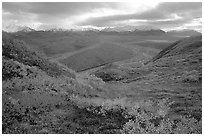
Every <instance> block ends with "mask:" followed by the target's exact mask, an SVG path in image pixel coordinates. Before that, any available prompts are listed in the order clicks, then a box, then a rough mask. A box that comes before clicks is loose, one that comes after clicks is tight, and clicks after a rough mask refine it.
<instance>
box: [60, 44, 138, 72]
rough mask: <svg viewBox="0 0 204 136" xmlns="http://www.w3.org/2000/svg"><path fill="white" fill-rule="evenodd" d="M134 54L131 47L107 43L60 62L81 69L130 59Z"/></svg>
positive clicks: (77, 69)
mask: <svg viewBox="0 0 204 136" xmlns="http://www.w3.org/2000/svg"><path fill="white" fill-rule="evenodd" d="M133 56H134V52H132V50H130V49H126V48H123V47H120V46H117V45H114V44H105V45H101V46H100V47H97V48H94V49H90V50H88V51H84V52H81V53H78V54H75V55H72V56H70V57H68V58H66V59H63V60H60V62H61V63H63V64H65V65H67V67H69V68H72V69H74V70H76V71H81V70H84V69H87V68H92V67H95V66H98V65H102V64H106V63H111V62H114V61H120V60H124V59H129V58H132V57H133Z"/></svg>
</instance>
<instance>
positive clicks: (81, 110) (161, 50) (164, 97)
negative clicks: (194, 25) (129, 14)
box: [3, 32, 202, 134]
mask: <svg viewBox="0 0 204 136" xmlns="http://www.w3.org/2000/svg"><path fill="white" fill-rule="evenodd" d="M43 34H48V35H46V36H44V37H43V38H42V37H41V36H42V35H43ZM32 37H33V38H32ZM54 37H55V38H54ZM59 37H63V38H59ZM69 40H71V41H69ZM66 41H69V42H66ZM37 44H38V45H37ZM66 46H69V47H66ZM75 46H77V47H75ZM64 47H65V48H64ZM78 47H80V48H78ZM55 49H57V50H55ZM201 49H202V39H201V36H195V37H189V38H180V37H175V36H168V35H159V36H158V35H155V36H153V35H149V36H141V35H135V36H133V35H118V34H117V35H115V34H110V35H105V34H101V33H98V32H81V33H79V32H77V33H76V32H74V33H72V32H28V33H27V32H18V33H5V32H3V98H4V99H3V131H4V133H66V134H67V133H69V134H70V133H97V134H99V133H102V134H104V133H108V134H111V133H132V131H134V133H144V131H145V133H183V131H185V132H184V133H201V128H200V126H201V125H200V124H201V123H202V122H201V121H202V103H201V102H202V52H201ZM10 107H12V108H10ZM22 116H24V117H23V119H22V120H21V119H19V118H21V117H22ZM11 117H12V118H13V120H15V121H16V122H13V123H11V124H9V122H12V121H10V120H8V119H10V118H11ZM137 121H138V122H139V123H140V124H139V125H138V124H136V122H137ZM141 123H144V124H145V125H146V127H144V126H143V125H142V124H141ZM163 123H164V126H162V125H163ZM168 124H169V125H168ZM24 126H27V127H24ZM150 126H151V128H149V127H150ZM192 126H194V127H192ZM14 127H16V128H17V129H15V130H13V128H14ZM129 127H131V128H132V127H133V128H136V130H132V129H131V128H129Z"/></svg>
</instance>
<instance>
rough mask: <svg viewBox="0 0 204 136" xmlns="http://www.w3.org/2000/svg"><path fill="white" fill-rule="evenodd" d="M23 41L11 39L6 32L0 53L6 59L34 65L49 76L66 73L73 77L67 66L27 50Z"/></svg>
mask: <svg viewBox="0 0 204 136" xmlns="http://www.w3.org/2000/svg"><path fill="white" fill-rule="evenodd" d="M27 48H29V47H28V46H27V45H26V43H25V42H23V41H19V40H15V39H11V38H10V36H9V35H7V34H6V33H4V34H3V39H2V55H3V57H5V58H7V59H12V60H15V61H18V62H20V63H23V64H24V65H28V66H36V67H39V68H40V69H41V70H43V71H46V73H47V74H48V75H50V76H60V75H67V76H69V77H74V74H72V73H71V72H70V71H69V70H68V69H67V68H62V67H60V66H58V65H57V64H54V63H50V62H49V61H47V60H45V59H43V58H41V57H39V56H38V55H37V54H36V53H35V52H33V51H30V50H28V49H27Z"/></svg>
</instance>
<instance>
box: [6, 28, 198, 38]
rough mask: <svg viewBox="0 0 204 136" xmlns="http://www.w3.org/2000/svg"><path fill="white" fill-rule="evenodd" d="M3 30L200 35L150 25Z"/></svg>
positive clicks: (190, 31) (16, 29)
mask: <svg viewBox="0 0 204 136" xmlns="http://www.w3.org/2000/svg"><path fill="white" fill-rule="evenodd" d="M3 31H5V32H11V33H15V32H33V31H51V32H66V31H71V32H82V31H84V32H86V31H92V32H102V33H105V34H116V33H117V34H127V33H128V34H129V33H131V34H134V35H143V36H146V35H163V34H167V35H170V36H176V37H189V36H200V35H202V34H201V33H200V32H198V31H195V30H191V29H182V30H171V31H167V32H166V31H164V30H162V29H159V28H156V27H152V26H145V25H144V26H130V25H127V26H116V27H105V28H100V29H99V28H97V27H91V26H87V27H83V26H75V27H70V28H63V27H60V26H52V25H42V26H40V27H39V28H38V29H34V28H32V27H28V26H20V25H8V26H3Z"/></svg>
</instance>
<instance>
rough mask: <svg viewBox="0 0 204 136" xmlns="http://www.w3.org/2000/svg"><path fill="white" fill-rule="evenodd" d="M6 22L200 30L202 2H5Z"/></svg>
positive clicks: (4, 21) (6, 23)
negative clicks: (149, 26) (147, 26)
mask: <svg viewBox="0 0 204 136" xmlns="http://www.w3.org/2000/svg"><path fill="white" fill-rule="evenodd" d="M2 8H3V10H2V14H3V15H2V16H3V26H4V25H8V24H18V25H28V24H29V25H35V26H40V25H41V26H43V25H59V26H64V27H68V26H75V25H76V26H97V27H108V26H118V25H120V26H121V25H135V26H137V25H151V26H157V27H159V28H161V29H166V30H167V29H173V28H186V29H188V28H190V29H194V30H198V31H201V29H202V28H201V27H202V22H201V20H202V3H201V2H191V3H188V2H182V3H179V2H174V3H172V2H166V3H112V2H111V3H110V2H107V3H105V2H100V3H99V2H96V3H94V2H92V3H91V2H87V3H79V2H77V3H73V2H69V3H45V2H43V3H39V2H38V3H33V2H32V3H31V2H29V3H22V2H21V3H20V2H17V3H13V2H12V3H11V2H9V3H8V2H3V4H2Z"/></svg>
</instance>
